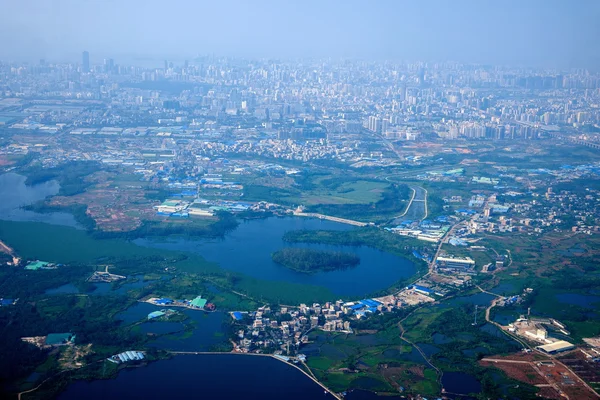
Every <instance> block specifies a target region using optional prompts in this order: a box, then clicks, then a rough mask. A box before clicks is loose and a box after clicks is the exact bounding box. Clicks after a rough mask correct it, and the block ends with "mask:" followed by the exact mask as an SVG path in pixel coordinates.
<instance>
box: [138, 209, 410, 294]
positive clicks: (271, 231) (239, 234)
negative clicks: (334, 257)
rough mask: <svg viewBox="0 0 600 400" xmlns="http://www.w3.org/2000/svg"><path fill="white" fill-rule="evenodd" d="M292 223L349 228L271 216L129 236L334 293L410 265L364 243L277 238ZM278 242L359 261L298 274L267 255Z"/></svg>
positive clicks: (399, 274) (380, 282) (400, 275)
mask: <svg viewBox="0 0 600 400" xmlns="http://www.w3.org/2000/svg"><path fill="white" fill-rule="evenodd" d="M297 229H306V230H318V229H325V230H348V229H354V228H353V227H351V226H348V225H344V224H340V223H336V222H331V221H324V220H319V219H310V218H302V217H285V218H278V217H271V218H266V219H260V220H249V221H244V222H242V223H241V224H240V225H239V226H238V227H237V228H236V229H235V230H234V231H232V232H230V233H228V234H227V235H226V236H225V238H223V239H188V238H176V239H165V240H160V241H158V240H152V239H137V240H135V241H134V242H135V243H136V244H138V245H141V246H148V247H154V248H160V249H168V250H177V251H186V252H193V253H197V254H200V255H202V256H203V257H204V258H205V259H206V260H208V261H212V262H216V263H218V264H219V265H220V266H221V267H222V268H224V269H228V270H231V271H236V272H240V273H243V274H245V275H249V276H252V277H254V278H257V279H262V280H269V281H287V282H293V283H301V284H306V285H315V286H322V287H326V288H328V289H329V290H331V291H332V292H333V293H334V294H335V295H337V296H362V295H367V294H369V293H373V292H375V291H378V290H382V289H385V288H387V287H389V286H390V285H392V284H393V283H394V282H396V281H399V280H401V279H404V278H408V277H410V276H411V275H413V274H414V273H415V271H416V267H415V265H414V264H413V263H412V262H411V261H409V260H407V259H404V258H402V257H398V256H395V255H392V254H389V253H385V252H382V251H379V250H376V249H373V248H370V247H364V246H361V247H352V246H332V245H321V244H300V243H286V242H284V241H283V240H282V237H283V235H284V234H285V233H286V232H288V231H292V230H297ZM284 247H301V248H310V249H315V250H331V251H343V252H349V253H353V254H356V255H357V256H358V257H360V264H359V265H358V266H356V267H355V268H349V269H345V270H339V271H329V272H318V273H315V274H303V273H299V272H296V271H293V270H290V269H288V268H286V267H284V266H282V265H279V264H276V263H275V262H273V261H272V259H271V253H273V252H275V251H277V250H279V249H281V248H284ZM332 300H333V299H332Z"/></svg>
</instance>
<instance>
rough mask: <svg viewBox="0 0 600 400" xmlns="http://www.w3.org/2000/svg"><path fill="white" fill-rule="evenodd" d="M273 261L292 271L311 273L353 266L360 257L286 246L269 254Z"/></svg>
mask: <svg viewBox="0 0 600 400" xmlns="http://www.w3.org/2000/svg"><path fill="white" fill-rule="evenodd" d="M271 257H272V258H273V261H275V262H276V263H277V264H281V265H283V266H285V267H288V268H290V269H293V270H294V271H298V272H302V273H306V274H311V273H315V272H320V271H335V270H338V269H346V268H350V267H355V266H357V265H358V264H359V263H360V258H359V257H358V256H357V255H355V254H352V253H344V252H340V251H323V250H313V249H303V248H296V247H286V248H284V249H281V250H278V251H276V252H275V253H273V254H271Z"/></svg>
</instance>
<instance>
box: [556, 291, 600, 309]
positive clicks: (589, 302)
mask: <svg viewBox="0 0 600 400" xmlns="http://www.w3.org/2000/svg"><path fill="white" fill-rule="evenodd" d="M556 299H557V300H558V301H559V302H561V303H564V304H570V305H574V306H579V307H583V308H598V307H600V296H592V295H586V294H578V293H559V294H557V295H556Z"/></svg>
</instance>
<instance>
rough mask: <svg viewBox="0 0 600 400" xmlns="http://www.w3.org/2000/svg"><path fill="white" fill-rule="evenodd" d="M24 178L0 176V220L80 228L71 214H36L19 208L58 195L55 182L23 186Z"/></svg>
mask: <svg viewBox="0 0 600 400" xmlns="http://www.w3.org/2000/svg"><path fill="white" fill-rule="evenodd" d="M25 180H26V177H24V176H22V175H19V174H15V173H12V172H11V173H8V174H3V175H0V199H2V201H0V219H3V220H7V221H26V222H44V223H46V224H53V225H66V226H71V227H74V228H80V226H79V224H77V222H76V221H75V217H73V215H72V214H69V213H65V212H53V213H36V212H33V211H28V210H24V209H22V208H21V207H24V206H28V205H31V204H34V203H36V202H38V201H40V200H44V199H45V198H46V197H48V196H53V195H55V194H57V193H58V191H59V189H60V185H59V184H58V182H57V181H48V182H44V183H40V184H38V185H33V186H27V185H25Z"/></svg>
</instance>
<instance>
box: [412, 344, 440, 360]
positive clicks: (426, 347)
mask: <svg viewBox="0 0 600 400" xmlns="http://www.w3.org/2000/svg"><path fill="white" fill-rule="evenodd" d="M417 346H419V348H420V349H421V351H423V353H425V355H426V356H427V357H428V358H430V357H431V356H432V355H434V354H436V353H439V352H440V351H441V350H440V348H439V347H435V346H434V345H432V344H428V343H417Z"/></svg>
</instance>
